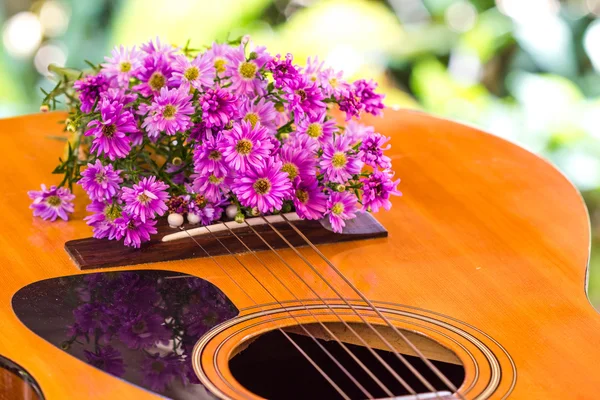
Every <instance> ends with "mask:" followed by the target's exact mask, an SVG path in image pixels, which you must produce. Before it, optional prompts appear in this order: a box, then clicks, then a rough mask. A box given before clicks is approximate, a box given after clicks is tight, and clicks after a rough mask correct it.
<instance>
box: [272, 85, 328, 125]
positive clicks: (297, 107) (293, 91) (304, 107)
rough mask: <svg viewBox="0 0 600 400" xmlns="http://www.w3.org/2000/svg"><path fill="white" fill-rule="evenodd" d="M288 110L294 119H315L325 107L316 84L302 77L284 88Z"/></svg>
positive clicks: (321, 94)
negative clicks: (291, 112)
mask: <svg viewBox="0 0 600 400" xmlns="http://www.w3.org/2000/svg"><path fill="white" fill-rule="evenodd" d="M283 90H284V92H285V98H286V100H287V101H288V108H289V110H290V111H293V112H294V114H295V116H296V117H304V116H305V115H307V116H308V117H310V118H317V117H318V116H319V115H320V114H321V112H323V111H324V110H325V109H326V108H327V107H326V105H325V103H323V101H322V100H323V98H324V97H323V93H322V92H321V89H319V87H318V86H317V83H316V82H313V81H311V80H310V79H309V78H307V77H306V76H304V75H302V76H301V77H300V79H297V80H294V81H292V82H290V83H289V84H288V85H287V86H285V87H284V89H283Z"/></svg>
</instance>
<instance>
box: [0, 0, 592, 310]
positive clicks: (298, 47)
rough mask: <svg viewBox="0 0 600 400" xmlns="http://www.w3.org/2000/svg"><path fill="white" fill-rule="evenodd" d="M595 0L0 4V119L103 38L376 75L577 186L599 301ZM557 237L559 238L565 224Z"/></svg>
mask: <svg viewBox="0 0 600 400" xmlns="http://www.w3.org/2000/svg"><path fill="white" fill-rule="evenodd" d="M599 16H600V0H570V1H558V0H473V1H467V0H385V1H384V0H379V1H367V0H352V1H342V0H330V1H327V0H324V1H316V0H219V1H216V0H212V1H197V0H130V1H126V0H123V1H119V0H94V1H91V0H86V1H82V0H46V1H33V2H32V1H28V0H3V3H2V5H1V6H0V21H1V22H2V26H1V29H0V31H1V33H2V41H1V44H0V46H1V47H0V117H6V116H12V115H18V114H24V113H30V112H36V111H37V110H38V108H39V103H40V100H41V92H40V90H39V89H38V88H39V87H44V88H51V86H52V83H51V81H49V80H48V79H47V66H48V64H49V63H56V64H62V65H68V66H73V67H78V68H83V67H85V64H84V62H83V60H85V59H87V60H93V61H94V62H99V61H102V59H103V56H104V55H106V54H108V53H109V51H110V50H111V48H112V47H113V46H114V45H115V44H120V43H122V44H126V45H133V44H138V43H140V42H144V41H146V40H148V39H150V38H152V37H155V36H160V37H161V38H164V39H165V40H168V41H169V42H171V43H179V44H184V43H185V41H186V40H187V39H188V38H191V39H192V45H195V46H201V45H202V44H210V43H211V42H212V41H213V39H220V40H225V39H227V38H235V37H238V36H241V35H243V34H245V33H250V34H251V35H252V37H253V39H254V40H255V42H257V43H261V44H265V45H267V46H268V48H269V50H270V51H271V52H272V53H277V52H282V53H286V52H292V53H293V54H294V55H295V59H296V61H297V62H303V61H304V60H305V59H306V57H307V56H310V55H318V56H319V58H321V59H324V60H326V63H327V64H328V65H329V66H332V67H335V68H338V69H343V70H344V71H345V72H346V75H347V76H349V77H353V76H366V77H372V78H374V79H376V80H377V81H379V82H380V84H381V86H382V90H383V91H384V92H385V93H386V95H387V98H386V100H387V101H386V104H387V105H388V106H400V107H412V108H419V109H423V110H426V111H428V112H432V113H435V114H438V115H443V116H446V117H450V118H453V119H456V120H459V121H464V122H468V123H471V124H475V125H477V126H479V127H481V128H483V129H485V130H487V131H490V132H492V133H494V134H497V135H499V136H502V137H504V138H507V139H509V140H512V141H514V142H517V143H519V144H520V145H522V146H524V147H526V148H528V149H530V150H532V151H534V152H536V153H538V154H541V155H543V156H544V157H546V158H548V159H550V160H551V161H552V162H553V163H555V164H556V165H557V166H558V167H559V168H560V169H561V170H562V171H564V173H565V174H566V175H567V176H568V177H569V178H570V179H571V180H572V181H573V182H574V183H575V184H576V185H577V187H578V188H579V189H580V190H581V191H582V193H583V195H584V197H585V200H586V202H587V204H588V207H589V211H590V216H591V219H592V229H593V232H594V239H593V241H594V249H593V250H592V259H591V266H590V283H589V296H590V299H591V301H592V302H593V303H594V304H595V305H596V306H597V307H600V254H599V253H600V251H599V250H600V75H599V74H598V71H600V18H599ZM565 234H568V233H565Z"/></svg>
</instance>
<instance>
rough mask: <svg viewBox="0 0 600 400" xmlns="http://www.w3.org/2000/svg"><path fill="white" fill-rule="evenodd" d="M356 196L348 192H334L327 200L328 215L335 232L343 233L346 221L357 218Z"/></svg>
mask: <svg viewBox="0 0 600 400" xmlns="http://www.w3.org/2000/svg"><path fill="white" fill-rule="evenodd" d="M356 203H357V199H356V196H355V195H353V194H352V193H348V192H341V193H340V192H333V193H331V195H330V196H329V199H328V200H327V214H329V222H330V223H331V227H332V228H333V231H334V232H337V233H342V230H343V229H344V226H346V222H345V221H346V220H349V219H352V218H356V214H355V213H354V212H355V211H356Z"/></svg>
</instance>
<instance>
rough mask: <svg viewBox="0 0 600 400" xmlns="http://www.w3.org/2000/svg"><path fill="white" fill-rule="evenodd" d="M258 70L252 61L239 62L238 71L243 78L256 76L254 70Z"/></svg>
mask: <svg viewBox="0 0 600 400" xmlns="http://www.w3.org/2000/svg"><path fill="white" fill-rule="evenodd" d="M257 70H258V66H257V65H256V64H254V63H253V62H249V61H244V62H243V63H241V64H240V66H239V68H238V71H239V72H240V75H241V76H242V78H245V79H253V78H254V77H255V76H256V71H257Z"/></svg>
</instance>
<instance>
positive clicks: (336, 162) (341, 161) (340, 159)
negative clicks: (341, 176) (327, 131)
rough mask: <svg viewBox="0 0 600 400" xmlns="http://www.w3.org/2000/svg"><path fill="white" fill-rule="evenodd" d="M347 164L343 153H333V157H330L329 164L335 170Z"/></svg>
mask: <svg viewBox="0 0 600 400" xmlns="http://www.w3.org/2000/svg"><path fill="white" fill-rule="evenodd" d="M347 162H348V159H347V158H346V155H345V154H344V153H342V152H341V151H338V152H337V153H334V154H333V157H331V164H332V165H333V166H334V167H335V168H342V167H344V166H346V163H347Z"/></svg>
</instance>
